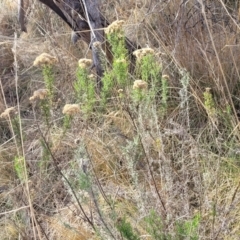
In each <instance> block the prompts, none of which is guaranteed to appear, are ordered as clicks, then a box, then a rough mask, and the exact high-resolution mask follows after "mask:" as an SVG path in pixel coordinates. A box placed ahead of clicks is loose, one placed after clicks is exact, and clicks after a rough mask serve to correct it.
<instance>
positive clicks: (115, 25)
mask: <svg viewBox="0 0 240 240" xmlns="http://www.w3.org/2000/svg"><path fill="white" fill-rule="evenodd" d="M124 23H125V22H124V21H123V20H117V21H114V22H112V23H111V24H110V25H109V26H108V27H107V28H106V29H105V30H104V31H105V33H106V34H107V35H108V34H112V33H116V32H119V31H120V32H121V30H122V27H123V24H124Z"/></svg>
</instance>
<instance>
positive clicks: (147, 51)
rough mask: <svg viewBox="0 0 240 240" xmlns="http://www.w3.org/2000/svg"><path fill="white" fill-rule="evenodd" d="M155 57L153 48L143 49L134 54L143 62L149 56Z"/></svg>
mask: <svg viewBox="0 0 240 240" xmlns="http://www.w3.org/2000/svg"><path fill="white" fill-rule="evenodd" d="M149 54H150V55H153V54H154V50H153V49H152V48H142V49H138V50H136V51H134V52H133V55H134V56H136V58H137V60H138V61H141V60H142V58H143V57H145V56H147V55H149Z"/></svg>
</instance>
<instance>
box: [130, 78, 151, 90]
mask: <svg viewBox="0 0 240 240" xmlns="http://www.w3.org/2000/svg"><path fill="white" fill-rule="evenodd" d="M147 88H148V84H147V82H145V81H143V80H135V81H134V83H133V89H134V90H147Z"/></svg>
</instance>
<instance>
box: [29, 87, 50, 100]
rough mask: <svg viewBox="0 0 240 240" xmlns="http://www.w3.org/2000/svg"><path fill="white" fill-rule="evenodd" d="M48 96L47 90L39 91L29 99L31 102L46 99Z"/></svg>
mask: <svg viewBox="0 0 240 240" xmlns="http://www.w3.org/2000/svg"><path fill="white" fill-rule="evenodd" d="M47 95H48V90H47V89H38V90H36V91H34V92H33V95H32V96H31V97H30V98H29V100H30V101H33V100H36V99H41V100H42V99H45V98H46V97H47Z"/></svg>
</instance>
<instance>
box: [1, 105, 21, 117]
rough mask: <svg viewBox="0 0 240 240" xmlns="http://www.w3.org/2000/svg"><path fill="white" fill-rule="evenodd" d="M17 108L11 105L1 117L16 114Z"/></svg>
mask: <svg viewBox="0 0 240 240" xmlns="http://www.w3.org/2000/svg"><path fill="white" fill-rule="evenodd" d="M16 113H17V112H16V109H15V107H9V108H7V109H5V111H4V112H3V113H2V114H1V115H0V118H8V117H9V116H11V115H15V114H16Z"/></svg>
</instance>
